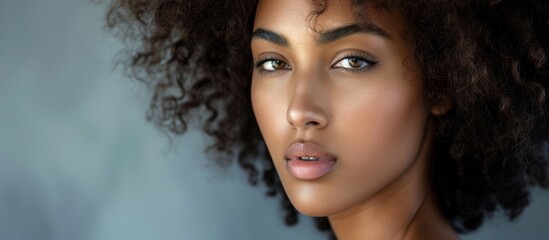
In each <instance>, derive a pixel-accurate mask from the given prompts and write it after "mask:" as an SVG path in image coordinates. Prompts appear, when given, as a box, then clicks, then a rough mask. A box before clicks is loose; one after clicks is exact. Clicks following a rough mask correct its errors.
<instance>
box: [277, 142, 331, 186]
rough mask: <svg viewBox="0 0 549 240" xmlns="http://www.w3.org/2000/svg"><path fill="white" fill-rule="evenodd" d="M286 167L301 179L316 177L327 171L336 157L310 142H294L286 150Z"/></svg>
mask: <svg viewBox="0 0 549 240" xmlns="http://www.w3.org/2000/svg"><path fill="white" fill-rule="evenodd" d="M284 158H285V159H286V169H287V170H288V172H289V173H290V174H291V175H292V176H293V177H295V178H297V179H301V180H314V179H318V178H320V177H322V176H324V175H326V174H327V173H329V172H330V171H331V170H332V169H333V168H334V166H335V163H336V162H337V158H336V157H335V156H334V155H332V154H330V153H328V152H327V151H326V150H324V149H323V148H322V147H321V146H319V145H317V144H314V143H311V142H296V143H294V144H292V145H291V146H290V147H289V148H288V150H287V151H286V155H285V156H284Z"/></svg>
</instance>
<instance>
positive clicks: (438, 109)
mask: <svg viewBox="0 0 549 240" xmlns="http://www.w3.org/2000/svg"><path fill="white" fill-rule="evenodd" d="M453 106H454V102H453V101H452V100H450V98H449V97H447V96H444V97H442V98H441V99H440V100H439V101H437V102H436V103H435V104H434V105H433V106H432V107H431V110H430V112H431V114H433V115H435V116H442V115H444V114H446V113H448V111H450V109H452V107H453Z"/></svg>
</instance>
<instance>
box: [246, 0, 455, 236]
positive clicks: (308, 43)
mask: <svg viewBox="0 0 549 240" xmlns="http://www.w3.org/2000/svg"><path fill="white" fill-rule="evenodd" d="M328 4H329V5H328V8H327V9H326V11H325V12H324V13H323V14H322V15H320V16H319V17H318V18H317V19H316V22H311V20H310V13H311V10H312V8H311V6H310V5H309V4H308V3H307V1H304V0H303V1H297V0H260V1H259V4H258V7H257V12H256V18H255V23H254V34H253V38H252V41H251V49H252V54H253V58H254V62H255V69H254V72H253V77H252V89H251V97H252V105H253V110H254V113H255V116H256V119H257V122H258V124H259V128H260V130H261V133H262V135H263V138H264V140H265V142H266V144H267V147H268V150H269V153H270V155H271V157H272V159H273V161H274V165H275V167H276V170H277V172H278V174H279V177H280V179H281V181H282V184H283V186H284V189H285V191H286V193H287V194H288V197H289V198H290V200H291V202H292V204H293V205H294V206H295V207H296V208H297V209H298V210H299V211H300V212H302V213H303V214H306V215H310V216H328V218H329V220H330V223H331V225H332V227H333V229H334V231H335V233H336V235H337V237H338V239H342V240H346V239H349V240H351V239H424V240H425V239H458V237H457V235H456V233H455V232H454V231H453V229H452V228H451V226H450V224H449V223H448V221H447V220H446V219H445V218H444V217H443V216H442V214H441V212H440V209H439V208H438V206H437V201H436V199H435V198H434V194H433V190H432V186H431V183H430V180H429V166H430V162H431V161H433V159H431V155H432V154H431V153H432V141H433V131H432V127H431V124H430V122H429V116H430V115H432V114H440V108H438V109H436V110H435V109H429V108H427V107H426V105H425V103H424V95H423V91H424V86H423V81H422V78H421V76H420V75H419V74H418V73H417V72H416V71H415V69H414V67H413V62H411V61H410V60H409V59H410V50H409V48H407V43H406V42H405V41H404V40H403V39H402V32H403V23H402V21H401V20H400V19H399V18H398V16H397V15H395V14H391V13H389V12H386V11H384V10H380V9H375V8H367V14H368V16H369V21H370V22H369V24H367V27H363V26H362V25H360V27H358V25H357V20H356V19H355V17H354V14H353V13H354V12H353V10H352V9H351V3H350V1H348V0H333V1H328ZM295 142H312V143H315V144H317V145H319V146H321V147H322V148H323V149H325V150H326V151H327V152H329V153H331V154H333V155H335V156H336V158H337V162H336V163H335V166H334V168H333V169H332V170H331V171H330V172H328V173H327V174H326V175H324V176H322V177H320V178H318V179H313V180H302V179H297V178H295V177H293V176H292V175H291V174H290V173H289V172H288V170H287V168H286V160H285V159H284V154H285V153H286V150H287V149H288V147H289V146H291V145H292V144H293V143H295Z"/></svg>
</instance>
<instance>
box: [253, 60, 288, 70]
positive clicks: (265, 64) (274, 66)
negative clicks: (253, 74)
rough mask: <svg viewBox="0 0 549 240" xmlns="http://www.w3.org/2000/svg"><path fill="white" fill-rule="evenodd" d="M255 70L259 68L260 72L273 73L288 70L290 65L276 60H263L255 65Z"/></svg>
mask: <svg viewBox="0 0 549 240" xmlns="http://www.w3.org/2000/svg"><path fill="white" fill-rule="evenodd" d="M256 68H260V69H261V70H262V71H267V72H274V71H277V70H288V69H290V65H288V64H287V63H286V62H284V61H282V60H278V59H265V60H263V61H260V62H258V63H256Z"/></svg>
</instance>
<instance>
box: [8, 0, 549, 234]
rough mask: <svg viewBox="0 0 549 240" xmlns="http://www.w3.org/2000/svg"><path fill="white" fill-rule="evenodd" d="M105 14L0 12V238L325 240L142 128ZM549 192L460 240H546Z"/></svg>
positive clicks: (88, 8) (199, 143)
mask: <svg viewBox="0 0 549 240" xmlns="http://www.w3.org/2000/svg"><path fill="white" fill-rule="evenodd" d="M104 9H105V4H102V5H96V4H93V3H90V2H89V1H84V0H80V1H74V0H73V1H69V0H50V1H39V0H22V1H1V2H0V239H2V240H4V239H6V240H8V239H9V240H15V239H17V240H19V239H46V240H50V239H51V240H54V239H55V240H74V239H90V240H92V239H93V240H109V239H113V240H115V239H116V240H120V239H132V240H145V239H323V238H322V235H321V234H319V233H318V232H317V231H316V230H315V229H314V227H313V225H312V222H311V221H308V220H307V221H302V223H301V224H299V226H297V227H292V228H288V227H285V226H284V225H283V223H282V221H281V216H280V213H279V206H278V201H277V200H274V199H271V198H268V197H265V196H264V194H263V193H262V190H263V188H262V187H256V188H252V187H249V186H248V184H247V183H246V182H245V178H244V176H243V175H242V174H241V172H239V170H238V169H236V167H233V168H230V169H229V170H227V171H223V172H222V171H216V170H215V169H213V167H212V166H210V165H208V161H206V160H205V156H204V154H203V152H202V150H201V149H202V148H203V147H204V146H205V145H206V144H207V143H208V140H207V139H205V138H204V137H203V136H202V135H200V132H198V131H194V130H191V132H189V134H188V135H186V136H184V137H182V138H177V139H174V141H173V142H172V144H170V142H169V141H168V139H167V137H166V136H165V135H164V134H162V133H161V132H160V131H158V130H157V129H155V128H154V127H153V126H152V125H151V124H149V123H147V122H146V121H145V117H144V116H145V115H144V114H145V110H146V106H147V100H148V97H149V94H148V92H147V91H146V89H144V87H143V86H141V84H139V83H137V82H135V81H132V80H130V79H127V78H124V77H123V74H122V71H121V69H120V68H113V58H114V55H115V53H116V51H117V49H119V48H120V45H119V43H118V42H117V41H116V40H114V39H112V38H111V37H110V36H109V35H108V34H107V33H105V32H104V31H103V24H104V22H103V16H104ZM548 220H549V193H547V192H542V191H535V194H534V200H533V204H532V206H531V207H530V208H528V209H527V210H526V212H525V213H524V214H523V216H522V217H521V218H520V219H519V220H518V221H516V222H514V223H512V224H510V223H507V222H506V221H504V220H502V219H500V218H496V219H495V220H494V221H491V222H490V223H488V224H486V225H485V226H484V228H483V229H482V230H481V231H479V232H477V233H475V234H471V235H467V236H464V237H463V239H470V240H473V239H548V237H547V234H549V229H548V228H547V226H549V225H548V224H547V223H546V222H547V221H548Z"/></svg>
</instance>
